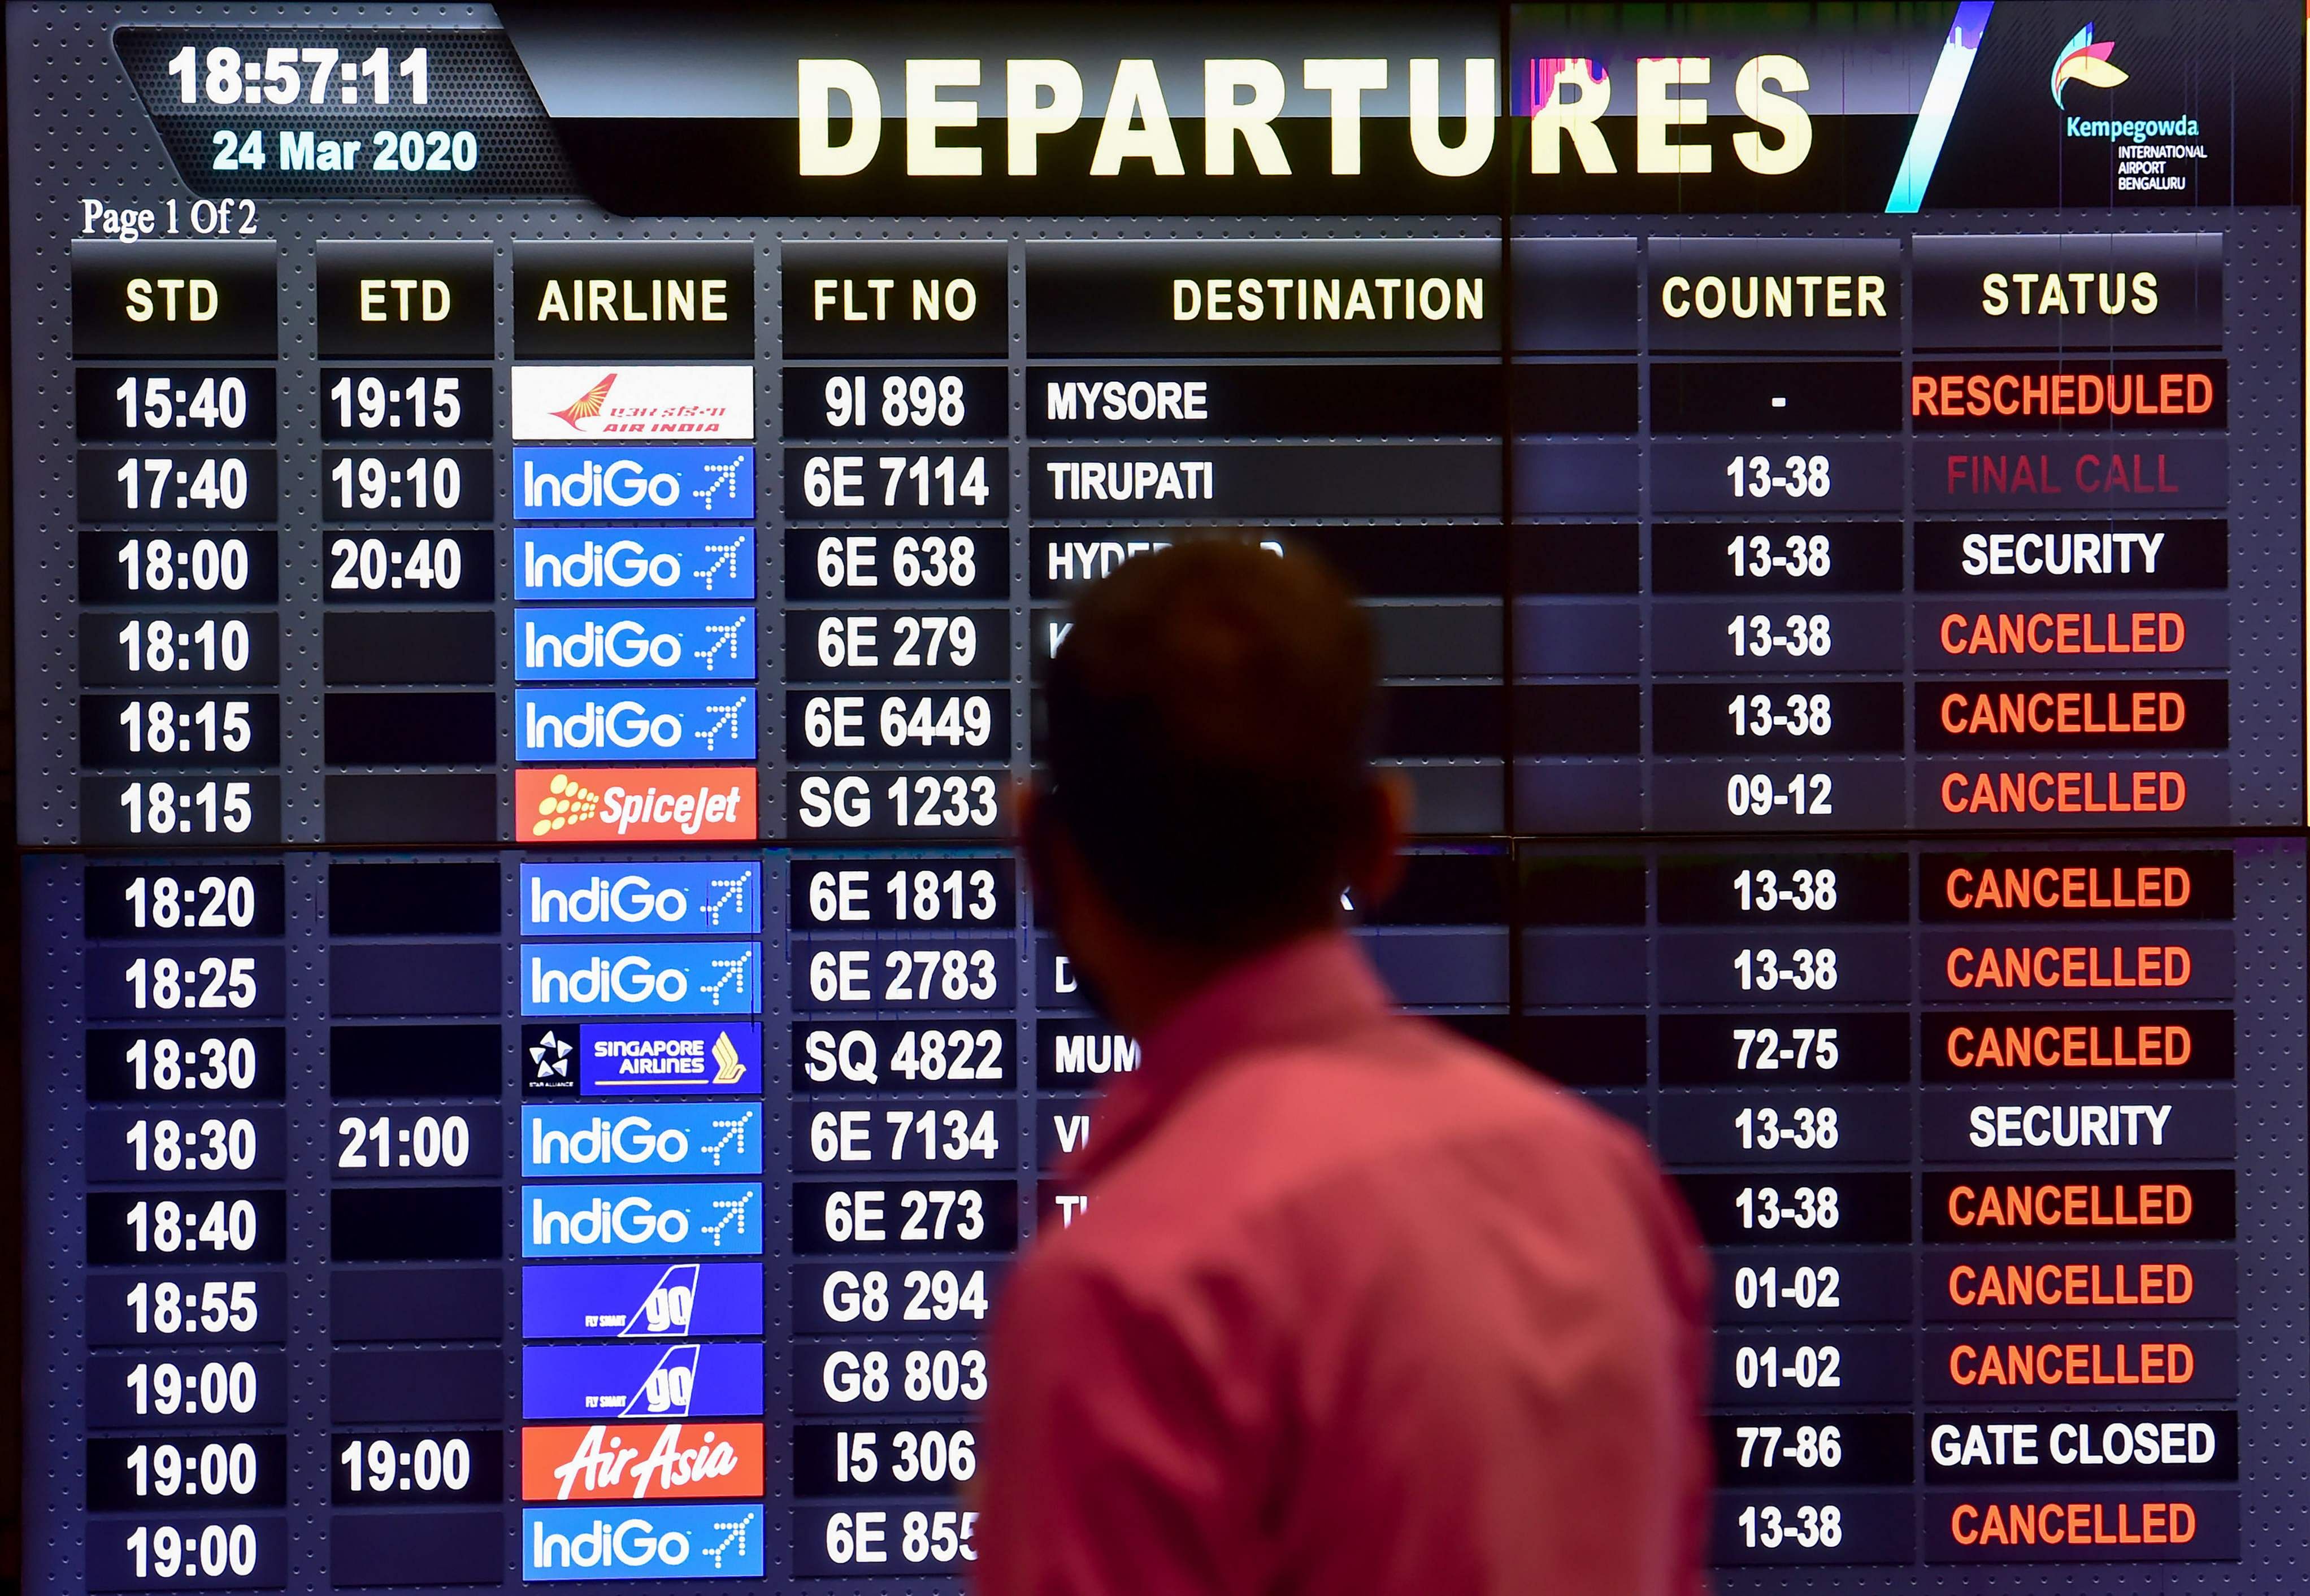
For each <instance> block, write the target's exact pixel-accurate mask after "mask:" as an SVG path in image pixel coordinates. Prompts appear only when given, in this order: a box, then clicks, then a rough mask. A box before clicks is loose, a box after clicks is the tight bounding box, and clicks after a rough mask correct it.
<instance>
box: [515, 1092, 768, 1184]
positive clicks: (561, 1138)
mask: <svg viewBox="0 0 2310 1596" xmlns="http://www.w3.org/2000/svg"><path fill="white" fill-rule="evenodd" d="M521 1172H522V1173H523V1174H524V1175H760V1173H761V1172H762V1138H761V1110H760V1108H759V1107H758V1106H755V1105H754V1104H751V1103H733V1104H730V1105H729V1106H726V1107H725V1106H719V1105H708V1104H695V1103H690V1104H685V1103H653V1104H651V1105H649V1106H647V1107H635V1108H629V1109H625V1110H623V1111H608V1110H603V1109H598V1108H577V1107H558V1108H525V1109H523V1110H522V1111H521Z"/></svg>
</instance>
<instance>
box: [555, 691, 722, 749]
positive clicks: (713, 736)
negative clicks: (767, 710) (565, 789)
mask: <svg viewBox="0 0 2310 1596" xmlns="http://www.w3.org/2000/svg"><path fill="white" fill-rule="evenodd" d="M513 697H514V722H515V726H516V729H517V735H518V736H519V738H520V742H519V744H518V746H517V749H516V750H515V752H516V757H517V758H519V759H527V760H532V761H535V760H543V759H563V758H566V757H568V756H569V755H571V754H575V755H577V756H578V757H579V758H580V759H613V760H618V761H621V762H623V761H632V760H643V759H752V758H753V757H754V690H753V689H752V688H751V687H661V688H638V689H635V690H631V691H626V690H620V689H616V688H582V687H545V688H523V689H521V690H517V692H516V693H515V694H514V696H513Z"/></svg>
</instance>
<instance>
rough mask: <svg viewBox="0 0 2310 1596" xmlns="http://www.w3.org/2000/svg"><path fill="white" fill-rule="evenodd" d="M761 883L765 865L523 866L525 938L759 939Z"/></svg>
mask: <svg viewBox="0 0 2310 1596" xmlns="http://www.w3.org/2000/svg"><path fill="white" fill-rule="evenodd" d="M761 880H762V867H761V866H760V864H759V863H748V862H746V861H742V860H735V859H734V860H731V861H729V862H728V863H721V862H719V861H716V862H712V863H679V864H676V863H658V862H656V861H636V862H634V863H609V862H607V861H604V862H603V863H598V864H525V865H523V866H522V867H521V932H522V934H523V935H524V936H555V935H566V934H568V933H569V932H584V931H623V932H630V933H631V934H633V935H637V936H701V935H705V934H707V933H708V932H717V931H718V932H753V931H760V930H761V928H762V907H761V898H762V893H761Z"/></svg>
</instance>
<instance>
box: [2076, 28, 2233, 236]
mask: <svg viewBox="0 0 2310 1596" xmlns="http://www.w3.org/2000/svg"><path fill="white" fill-rule="evenodd" d="M2114 48H2115V40H2106V41H2103V42H2100V43H2096V42H2095V40H2094V25H2093V24H2092V23H2091V22H2088V23H2087V24H2086V25H2085V26H2084V27H2082V28H2080V29H2079V30H2077V32H2075V33H2074V34H2072V35H2071V37H2070V42H2069V43H2067V44H2065V45H2063V47H2062V50H2061V54H2060V55H2059V56H2055V57H2054V74H2053V80H2052V88H2053V94H2054V105H2055V106H2056V107H2057V108H2059V109H2061V110H2062V111H2063V114H2064V117H2065V119H2064V121H2063V125H2062V132H2063V136H2065V137H2068V138H2073V139H2097V140H2106V141H2107V142H2108V143H2111V144H2112V145H2114V146H2115V151H2114V153H2115V166H2116V171H2115V178H2116V184H2117V189H2118V192H2119V193H2121V194H2182V193H2184V192H2186V191H2187V190H2188V189H2189V187H2190V186H2191V181H2192V176H2191V174H2189V173H2187V172H2177V171H2173V170H2170V169H2169V168H2170V167H2171V166H2172V164H2173V163H2174V162H2175V161H2192V162H2194V161H2201V160H2205V158H2206V146H2205V145H2204V144H2202V143H2162V142H2153V141H2164V140H2173V139H2198V138H2201V137H2202V136H2203V135H2202V134H2201V131H2200V128H2199V125H2198V119H2197V118H2196V117H2190V116H2176V117H2087V116H2070V115H2068V112H2069V103H2068V95H2069V90H2070V85H2071V84H2072V83H2084V84H2086V85H2087V86H2088V87H2089V88H2095V89H2115V88H2116V87H2117V86H2118V85H2119V84H2120V83H2123V82H2126V81H2127V80H2128V78H2129V77H2130V76H2131V75H2132V74H2129V73H2127V72H2126V70H2125V69H2124V68H2123V67H2122V66H2119V65H2115V63H2113V62H2112V61H2111V60H2110V58H2109V57H2110V52H2111V51H2112V50H2113V49H2114Z"/></svg>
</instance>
